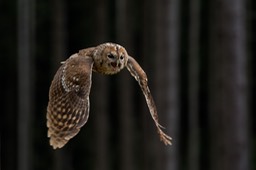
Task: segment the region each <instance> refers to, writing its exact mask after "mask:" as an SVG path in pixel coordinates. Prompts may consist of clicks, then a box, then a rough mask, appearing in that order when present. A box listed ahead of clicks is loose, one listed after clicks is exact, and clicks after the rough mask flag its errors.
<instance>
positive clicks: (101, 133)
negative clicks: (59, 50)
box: [90, 0, 112, 170]
mask: <svg viewBox="0 0 256 170" xmlns="http://www.w3.org/2000/svg"><path fill="white" fill-rule="evenodd" d="M94 7H96V8H95V10H96V11H95V13H94V17H95V25H94V28H95V32H94V34H95V39H94V40H93V41H94V42H95V44H99V43H102V42H105V41H106V39H107V38H108V28H109V25H108V19H109V18H108V15H107V14H108V7H107V3H106V1H104V0H96V1H95V5H94ZM108 79H109V77H107V76H102V75H97V74H96V73H93V82H92V86H93V87H92V92H91V108H92V109H91V111H90V112H91V113H90V115H93V116H94V118H95V127H94V134H95V136H94V137H95V138H94V140H95V145H96V150H95V165H94V168H95V169H101V170H108V169H110V161H111V157H110V155H109V154H110V153H111V151H110V150H109V147H110V143H109V136H110V129H109V127H110V124H109V120H110V115H111V113H110V112H109V103H108V101H109V100H108V99H109V93H108V91H109V83H108ZM110 104H112V103H110ZM92 111H93V112H92Z"/></svg>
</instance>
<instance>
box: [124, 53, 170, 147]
mask: <svg viewBox="0 0 256 170" xmlns="http://www.w3.org/2000/svg"><path fill="white" fill-rule="evenodd" d="M126 67H127V69H128V70H129V72H130V73H131V75H132V76H133V77H134V78H135V79H136V80H137V81H138V83H139V85H140V88H141V90H142V92H143V94H144V96H145V99H146V102H147V105H148V108H149V111H150V114H151V116H152V118H153V120H154V122H155V125H156V128H157V131H158V133H159V136H160V140H161V141H163V142H164V143H165V145H171V139H172V138H171V137H169V136H168V135H167V134H165V133H164V132H163V131H162V129H161V128H162V126H161V125H160V124H159V122H158V114H157V110H156V105H155V102H154V100H153V97H152V95H151V93H150V90H149V87H148V80H147V75H146V73H145V72H144V71H143V69H142V68H141V67H140V65H139V64H138V63H137V61H136V60H135V59H134V58H132V57H131V56H129V58H128V62H127V66H126Z"/></svg>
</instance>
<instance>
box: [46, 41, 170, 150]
mask: <svg viewBox="0 0 256 170" xmlns="http://www.w3.org/2000/svg"><path fill="white" fill-rule="evenodd" d="M124 67H127V69H128V70H129V72H130V73H131V75H132V76H133V77H134V78H135V79H136V80H137V81H138V83H139V85H140V87H141V90H142V92H143V94H144V96H145V99H146V102H147V105H148V108H149V111H150V113H151V116H152V118H153V120H154V122H155V125H156V127H157V131H158V133H159V136H160V140H162V141H163V142H164V143H165V144H166V145H170V144H171V137H169V136H168V135H166V134H165V133H164V132H163V131H162V129H161V127H162V126H161V125H160V124H159V122H158V115H157V110H156V106H155V103H154V100H153V97H152V95H151V93H150V90H149V88H148V84H147V76H146V74H145V72H144V71H143V69H142V68H141V67H140V65H139V64H138V63H137V62H136V61H135V59H134V58H132V57H131V56H129V55H128V54H127V52H126V50H125V48H124V47H122V46H120V45H118V44H114V43H104V44H101V45H99V46H96V47H91V48H86V49H83V50H80V51H79V52H78V53H76V54H73V55H72V56H71V57H70V58H68V59H67V60H66V61H65V62H62V65H61V66H60V68H59V69H58V71H57V73H56V74H55V76H54V79H53V81H52V84H51V87H50V92H49V103H48V107H47V127H48V137H49V138H50V145H52V146H53V148H54V149H56V148H61V147H63V146H64V145H65V144H66V143H67V142H68V141H69V140H70V139H71V138H73V137H74V136H75V135H76V134H77V133H78V132H79V131H80V128H81V127H82V126H83V125H84V124H85V123H86V121H87V119H88V116H89V107H90V104H89V94H90V89H91V76H92V71H94V72H98V73H101V74H106V75H109V74H116V73H118V72H119V71H121V70H122V69H123V68H124Z"/></svg>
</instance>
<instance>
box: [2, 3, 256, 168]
mask: <svg viewBox="0 0 256 170" xmlns="http://www.w3.org/2000/svg"><path fill="white" fill-rule="evenodd" d="M255 2H256V1H254V0H209V1H205V0H190V1H189V0H105V1H104V0H88V1H83V0H74V1H61V0H44V1H43V0H38V1H36V0H18V1H11V0H10V1H9V0H8V1H7V0H5V1H1V2H0V14H1V15H0V22H1V25H0V32H1V41H0V49H1V55H0V56H1V72H0V75H1V77H0V78H1V101H0V102H1V104H3V105H2V108H3V110H2V111H1V169H4V170H13V169H20V170H32V169H36V170H44V169H54V170H61V169H65V170H75V169H97V170H114V169H122V170H133V169H134V170H143V169H144V170H153V169H154V170H160V169H161V170H247V169H248V170H250V169H255V168H256V134H255V131H256V125H255V124H256V114H255V113H256V107H255V105H256V102H255V101H256V92H255V91H256V90H255V86H256V75H255V73H256V69H255V68H256V67H255V63H256V62H255V60H256V59H255V58H256V51H255V47H256V3H255ZM104 42H116V43H119V44H121V45H122V46H124V47H125V48H126V49H127V51H128V53H129V54H130V55H131V56H133V57H134V58H135V59H136V60H137V61H138V62H139V63H140V65H141V66H142V67H143V69H144V70H145V72H146V73H147V75H148V78H149V86H150V88H151V92H152V94H153V96H154V98H155V102H156V105H157V107H158V112H159V119H160V123H161V124H162V125H163V126H164V127H166V129H165V131H166V132H167V133H168V134H169V135H170V136H171V137H172V138H173V145H172V146H165V145H164V144H163V143H162V142H160V141H159V137H158V134H157V132H156V129H155V126H154V123H153V121H152V119H151V117H150V114H149V111H148V108H147V106H146V102H145V99H144V96H143V95H142V92H141V91H140V88H139V86H138V84H137V82H136V81H135V80H134V79H133V78H132V77H131V76H130V75H129V73H128V71H127V70H123V71H122V72H120V73H119V74H117V75H113V76H103V75H99V74H97V73H93V82H92V91H91V95H90V99H91V100H90V101H91V109H90V116H89V120H88V122H87V124H86V125H85V126H84V127H83V128H82V130H81V131H80V133H79V134H78V135H77V136H76V137H75V138H73V139H71V140H70V141H69V142H68V144H67V145H66V146H65V147H64V148H63V149H58V150H53V149H52V147H50V146H49V139H48V138H47V128H46V107H47V102H48V90H49V86H50V83H51V80H52V78H53V76H54V74H55V72H56V70H57V69H58V67H59V66H60V62H61V61H63V60H65V59H67V58H68V57H69V56H70V55H71V54H73V53H76V52H78V50H79V49H82V48H87V47H91V46H96V45H98V44H100V43H104Z"/></svg>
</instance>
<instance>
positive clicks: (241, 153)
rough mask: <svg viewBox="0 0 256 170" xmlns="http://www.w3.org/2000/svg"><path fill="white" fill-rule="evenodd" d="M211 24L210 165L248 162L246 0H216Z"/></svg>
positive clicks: (234, 166) (228, 169)
mask: <svg viewBox="0 0 256 170" xmlns="http://www.w3.org/2000/svg"><path fill="white" fill-rule="evenodd" d="M211 7H212V11H211V17H212V18H211V21H212V22H211V25H210V26H211V28H210V38H211V39H210V40H211V41H210V45H211V46H210V51H209V55H210V60H209V61H210V63H209V66H210V73H209V76H210V79H209V81H210V92H209V95H210V96H209V113H210V116H209V118H210V120H209V121H210V130H211V131H210V137H211V138H210V148H211V152H210V155H211V158H210V159H211V160H210V167H211V169H213V170H219V169H225V170H244V169H249V166H248V149H249V148H248V127H247V126H248V110H247V103H248V102H247V75H246V59H247V55H246V41H245V38H246V35H245V1H243V0H213V1H212V2H211Z"/></svg>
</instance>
